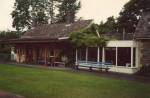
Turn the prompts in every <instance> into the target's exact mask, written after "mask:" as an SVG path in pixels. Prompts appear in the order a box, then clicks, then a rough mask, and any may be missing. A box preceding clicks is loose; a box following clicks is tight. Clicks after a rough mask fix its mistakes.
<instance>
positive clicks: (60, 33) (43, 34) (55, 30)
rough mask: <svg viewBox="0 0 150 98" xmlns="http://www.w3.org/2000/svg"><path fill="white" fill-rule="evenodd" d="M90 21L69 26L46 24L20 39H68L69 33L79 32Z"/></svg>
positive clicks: (28, 32)
mask: <svg viewBox="0 0 150 98" xmlns="http://www.w3.org/2000/svg"><path fill="white" fill-rule="evenodd" d="M91 22H92V21H91V20H80V21H77V22H74V23H71V24H67V23H62V24H48V25H41V26H38V27H36V28H34V29H30V30H28V31H27V32H26V33H25V34H24V35H23V36H21V39H58V38H61V37H69V33H71V32H74V31H78V30H81V29H83V28H86V27H87V26H89V25H90V23H91Z"/></svg>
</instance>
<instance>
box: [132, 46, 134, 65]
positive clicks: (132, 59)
mask: <svg viewBox="0 0 150 98" xmlns="http://www.w3.org/2000/svg"><path fill="white" fill-rule="evenodd" d="M133 49H134V48H133V47H131V68H133Z"/></svg>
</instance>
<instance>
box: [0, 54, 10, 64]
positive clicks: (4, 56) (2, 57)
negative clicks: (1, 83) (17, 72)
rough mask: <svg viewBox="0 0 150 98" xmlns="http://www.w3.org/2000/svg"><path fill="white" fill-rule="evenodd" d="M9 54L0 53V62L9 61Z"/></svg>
mask: <svg viewBox="0 0 150 98" xmlns="http://www.w3.org/2000/svg"><path fill="white" fill-rule="evenodd" d="M10 58H11V56H10V54H8V53H0V62H8V61H10Z"/></svg>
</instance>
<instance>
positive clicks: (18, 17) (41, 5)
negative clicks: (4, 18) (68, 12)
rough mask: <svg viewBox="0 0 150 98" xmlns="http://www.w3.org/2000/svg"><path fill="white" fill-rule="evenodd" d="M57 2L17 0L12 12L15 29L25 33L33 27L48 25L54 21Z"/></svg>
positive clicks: (52, 0)
mask: <svg viewBox="0 0 150 98" xmlns="http://www.w3.org/2000/svg"><path fill="white" fill-rule="evenodd" d="M54 1H55V0H16V1H15V4H14V11H13V12H12V18H13V25H12V26H13V27H14V28H16V30H17V31H23V30H25V29H30V28H32V27H35V26H38V25H41V24H48V23H49V21H51V22H53V19H54V4H53V3H54Z"/></svg>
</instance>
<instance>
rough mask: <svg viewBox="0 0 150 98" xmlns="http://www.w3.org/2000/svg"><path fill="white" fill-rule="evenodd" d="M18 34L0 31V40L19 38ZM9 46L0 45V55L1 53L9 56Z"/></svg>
mask: <svg viewBox="0 0 150 98" xmlns="http://www.w3.org/2000/svg"><path fill="white" fill-rule="evenodd" d="M19 34H20V32H16V31H9V30H8V31H0V40H9V39H15V38H19ZM10 49H11V46H10V45H3V44H1V43H0V54H1V53H9V54H10Z"/></svg>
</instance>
